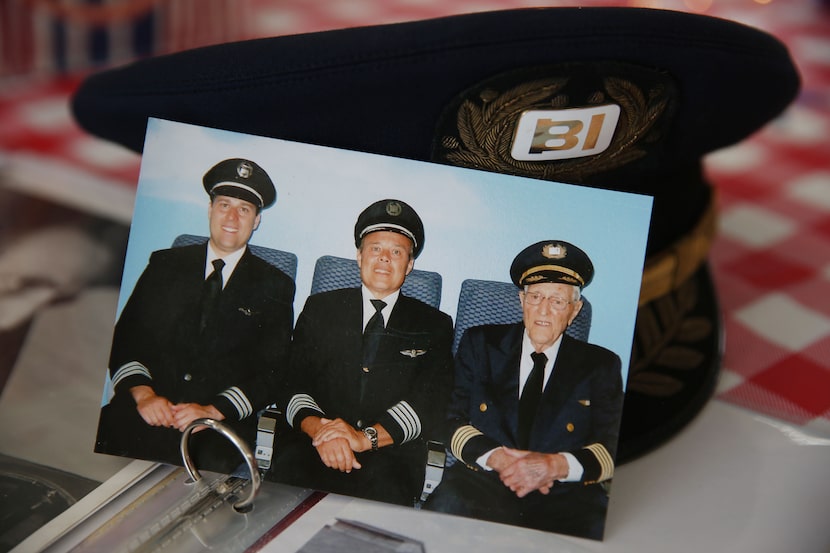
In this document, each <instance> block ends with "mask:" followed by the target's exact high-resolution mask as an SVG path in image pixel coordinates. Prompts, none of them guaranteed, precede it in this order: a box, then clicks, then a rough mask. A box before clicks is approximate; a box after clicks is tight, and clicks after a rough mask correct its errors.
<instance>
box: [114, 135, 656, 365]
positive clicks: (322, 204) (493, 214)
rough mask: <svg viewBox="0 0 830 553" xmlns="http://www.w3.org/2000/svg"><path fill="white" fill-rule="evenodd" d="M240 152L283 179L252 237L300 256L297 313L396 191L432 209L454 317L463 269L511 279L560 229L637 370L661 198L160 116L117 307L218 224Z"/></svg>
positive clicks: (596, 318) (430, 245) (428, 223)
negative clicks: (227, 164) (637, 340)
mask: <svg viewBox="0 0 830 553" xmlns="http://www.w3.org/2000/svg"><path fill="white" fill-rule="evenodd" d="M231 157H243V158H247V159H251V160H253V161H255V162H256V163H258V164H259V165H260V166H262V167H263V168H264V169H265V170H266V171H267V172H268V174H269V175H270V176H271V178H272V180H273V181H274V183H275V185H276V188H277V202H276V204H275V205H274V206H273V207H272V208H270V209H267V210H264V211H263V214H262V222H261V225H260V227H259V229H258V230H257V231H256V232H255V233H254V235H253V237H252V238H251V243H252V244H258V245H262V246H268V247H272V248H276V249H281V250H287V251H290V252H293V253H295V254H296V255H297V257H298V259H299V265H298V271H297V279H296V282H297V294H296V299H295V303H294V310H295V315H298V314H299V313H300V311H301V310H302V307H303V305H304V303H305V299H306V297H307V296H308V293H309V288H310V285H311V277H312V273H313V270H314V263H315V261H316V260H317V258H318V257H319V256H321V255H336V256H341V257H349V258H354V255H355V246H354V240H353V229H354V224H355V221H356V218H357V215H358V214H359V213H360V211H362V210H363V209H364V208H365V207H366V206H368V205H369V204H370V203H372V202H374V201H376V200H379V199H383V198H397V199H400V200H403V201H405V202H407V203H409V204H410V205H411V206H413V207H414V208H415V210H416V211H417V212H418V213H419V215H420V216H421V218H422V219H423V222H424V226H425V229H426V240H425V244H424V250H423V253H422V254H421V255H420V257H419V258H418V259H417V261H416V263H415V267H416V268H418V269H424V270H431V271H437V272H439V273H440V274H441V275H442V277H443V291H442V301H441V309H442V310H443V311H445V312H446V313H448V314H450V315H451V316H453V317H455V311H456V305H457V301H458V294H459V291H460V286H461V282H462V281H463V280H464V279H466V278H477V279H488V280H499V281H505V282H509V281H510V276H509V272H508V271H509V267H510V263H511V262H512V260H513V258H514V257H515V256H516V254H517V253H518V252H519V251H521V250H522V249H523V248H525V247H526V246H528V245H530V244H532V243H534V242H537V241H540V240H546V239H561V240H565V241H568V242H571V243H573V244H575V245H577V246H579V247H580V248H582V249H583V250H585V251H586V252H587V253H588V255H589V256H590V257H591V259H592V261H593V263H594V266H595V269H596V275H595V277H594V281H593V282H592V283H591V284H590V285H589V286H588V287H587V288H586V289H585V295H586V297H588V298H589V299H590V301H591V304H592V306H593V322H592V326H591V336H590V341H591V342H593V343H596V344H599V345H602V346H604V347H606V348H608V349H610V350H612V351H614V352H616V353H617V354H618V355H619V356H620V357H621V358H622V360H623V370H624V374H623V376H624V378H625V376H626V375H627V371H628V361H629V358H630V355H631V343H632V338H633V332H634V322H635V315H636V311H637V299H638V296H639V290H640V281H641V277H642V269H643V261H644V257H645V247H646V240H647V235H648V227H649V219H650V215H651V205H652V199H651V197H649V196H641V195H634V194H627V193H622V192H614V191H606V190H598V189H593V188H588V187H581V186H573V185H566V184H559V183H554V182H548V181H540V180H535V179H529V178H522V177H514V176H508V175H503V174H496V173H487V172H481V171H474V170H470V169H462V168H457V167H450V166H446V165H439V164H433V163H424V162H419V161H412V160H406V159H400V158H392V157H386V156H379V155H373V154H365V153H358V152H353V151H347V150H339V149H333V148H324V147H320V146H313V145H308V144H301V143H296V142H288V141H283V140H275V139H270V138H263V137H256V136H250V135H244V134H240V133H233V132H227V131H220V130H215V129H208V128H203V127H197V126H193V125H185V124H181V123H174V122H170V121H164V120H159V119H151V120H150V121H149V123H148V129H147V138H146V143H145V148H144V153H143V158H142V163H141V173H140V177H139V184H138V190H137V196H136V203H135V212H134V217H133V224H132V228H131V232H130V239H129V245H128V250H127V258H126V264H125V268H124V276H123V282H122V287H121V295H120V298H119V306H118V310H119V313H120V311H121V308H122V307H123V305H124V303H125V302H126V300H127V299H128V297H129V294H130V293H131V291H132V288H133V286H134V284H135V281H136V280H137V279H138V277H139V276H140V274H141V272H142V271H143V270H144V268H145V266H146V264H147V260H148V258H149V256H150V253H151V252H153V251H154V250H158V249H163V248H168V247H170V245H171V243H172V242H173V239H174V238H175V237H176V236H177V235H179V234H183V233H187V234H201V235H205V236H206V235H207V234H208V219H207V208H208V203H209V199H208V196H207V194H206V193H205V191H204V189H203V187H202V175H203V174H204V173H205V172H206V171H207V170H208V169H209V168H210V167H211V166H213V165H214V164H215V163H217V162H218V161H220V160H222V159H226V158H231Z"/></svg>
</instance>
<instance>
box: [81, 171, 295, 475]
mask: <svg viewBox="0 0 830 553" xmlns="http://www.w3.org/2000/svg"><path fill="white" fill-rule="evenodd" d="M202 180H203V185H204V188H205V191H206V192H207V193H208V195H209V196H210V204H209V206H208V220H209V227H210V237H209V240H208V242H207V244H201V245H193V246H185V247H180V248H172V249H167V250H160V251H156V252H154V253H153V254H152V255H151V256H150V261H149V263H148V265H147V267H146V268H145V270H144V272H143V273H142V275H141V277H140V278H139V280H138V282H137V283H136V285H135V288H134V290H133V292H132V294H131V296H130V298H129V300H128V302H127V304H126V305H125V307H124V310H123V312H122V313H121V315H120V317H119V319H118V322H117V324H116V326H115V333H114V337H113V345H112V351H111V354H110V363H109V370H110V377H111V379H112V384H113V388H114V392H115V393H114V396H113V398H112V400H111V401H110V403H109V404H108V405H106V406H105V407H104V408H103V409H102V412H101V419H100V424H99V432H98V440H97V442H96V451H98V452H102V453H110V454H116V455H126V456H130V457H138V458H143V459H150V460H154V461H163V462H167V463H172V464H182V459H181V454H180V452H179V445H180V440H181V435H182V432H183V431H184V430H185V429H186V428H187V426H188V425H189V424H190V423H191V422H192V421H193V420H195V419H198V418H202V417H209V418H213V419H216V420H220V421H224V422H225V423H227V424H228V425H229V426H230V427H231V428H232V429H233V430H235V431H236V432H237V433H238V434H240V436H241V437H242V438H244V439H245V440H247V441H248V442H249V443H253V441H254V439H255V436H256V412H257V410H259V409H261V408H263V407H265V406H266V405H267V404H269V403H270V402H271V401H273V394H274V387H275V379H276V371H277V370H278V369H280V368H281V367H283V366H284V365H285V363H286V362H287V359H288V350H289V343H290V337H291V327H292V325H293V319H294V315H293V302H294V291H295V286H294V281H293V280H292V279H291V278H290V277H289V276H287V275H286V274H285V273H283V272H282V271H280V270H278V269H276V268H275V267H273V266H272V265H270V264H268V263H267V262H265V261H263V260H262V259H260V258H258V257H256V256H255V255H253V254H252V253H251V251H250V249H249V248H248V247H247V244H248V240H249V239H250V237H251V235H252V233H253V232H254V230H256V228H257V227H258V226H259V223H260V219H261V211H262V209H263V208H267V207H270V206H271V205H273V203H274V202H275V200H276V190H275V188H274V185H273V183H272V181H271V179H270V177H269V176H268V174H267V173H266V172H265V171H264V170H263V169H262V168H261V167H260V166H259V165H257V164H256V163H254V162H253V161H250V160H246V159H236V158H235V159H226V160H224V161H221V162H219V163H217V164H216V165H215V166H213V167H212V168H211V169H210V170H208V171H207V172H206V173H205V175H204V177H203V179H202ZM189 445H190V452H191V455H192V456H193V458H194V462H196V464H197V466H199V467H200V468H207V469H212V470H217V471H223V472H227V471H229V470H232V469H233V468H234V467H235V466H236V465H238V464H239V463H240V462H241V461H242V458H241V456H240V454H239V453H238V452H237V451H236V449H235V448H234V446H233V445H232V444H231V443H230V442H229V441H227V440H226V439H225V438H224V437H222V436H221V435H220V434H218V433H215V432H210V431H209V432H199V431H196V432H195V433H194V434H193V435H192V436H191V443H190V444H189Z"/></svg>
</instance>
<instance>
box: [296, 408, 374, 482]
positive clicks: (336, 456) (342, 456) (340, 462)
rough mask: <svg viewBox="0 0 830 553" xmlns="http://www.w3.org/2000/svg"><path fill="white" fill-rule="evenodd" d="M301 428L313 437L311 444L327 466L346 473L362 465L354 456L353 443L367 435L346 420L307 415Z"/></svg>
mask: <svg viewBox="0 0 830 553" xmlns="http://www.w3.org/2000/svg"><path fill="white" fill-rule="evenodd" d="M300 429H301V430H302V431H303V432H305V433H306V434H308V435H309V437H311V444H312V445H313V446H314V447H315V448H316V449H317V454H318V455H320V460H321V461H322V462H323V464H324V465H326V466H327V467H329V468H332V469H336V470H339V471H341V472H346V473H348V472H351V471H352V470H355V469H360V468H361V467H362V466H361V464H360V463H359V462H358V461H357V459H356V458H355V456H354V450H353V449H352V443H353V442H354V441H359V438H363V439H364V440H365V439H366V437H365V436H363V433H362V432H358V431H357V430H355V429H354V428H352V426H351V425H350V424H348V423H346V422H345V421H344V420H342V419H335V420H330V419H325V418H320V417H313V416H311V417H306V418H304V419H303V421H302V422H301V423H300ZM356 434H359V437H358V436H356ZM350 438H351V439H350ZM367 441H368V440H367ZM355 443H356V442H355Z"/></svg>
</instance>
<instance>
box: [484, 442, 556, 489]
mask: <svg viewBox="0 0 830 553" xmlns="http://www.w3.org/2000/svg"><path fill="white" fill-rule="evenodd" d="M494 457H495V459H494ZM487 464H488V465H490V466H491V467H492V468H493V469H494V470H496V471H497V472H498V473H499V478H501V481H502V483H503V484H504V485H505V486H507V487H508V488H510V490H511V491H512V492H513V493H515V494H516V496H517V497H524V496H526V495H527V494H529V493H531V492H533V491H537V490H538V491H539V492H540V493H542V494H545V495H547V494H548V493H550V489H551V488H552V487H553V484H554V482H555V481H556V480H559V479H561V478H565V477H566V476H567V475H568V461H567V459H565V457H564V456H563V455H560V454H559V453H536V452H533V451H522V450H517V449H510V448H506V447H503V448H501V449H499V450H496V451H494V452H493V454H492V455H490V459H488V461H487Z"/></svg>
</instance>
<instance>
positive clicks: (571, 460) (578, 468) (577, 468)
mask: <svg viewBox="0 0 830 553" xmlns="http://www.w3.org/2000/svg"><path fill="white" fill-rule="evenodd" d="M561 455H562V456H563V457H565V459H566V460H567V461H568V475H567V476H566V477H565V478H560V479H559V482H579V481H581V480H582V474H583V473H584V472H585V469H584V468H583V467H582V463H580V462H579V461H577V460H576V457H574V456H573V455H572V454H570V453H567V452H562V454H561Z"/></svg>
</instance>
